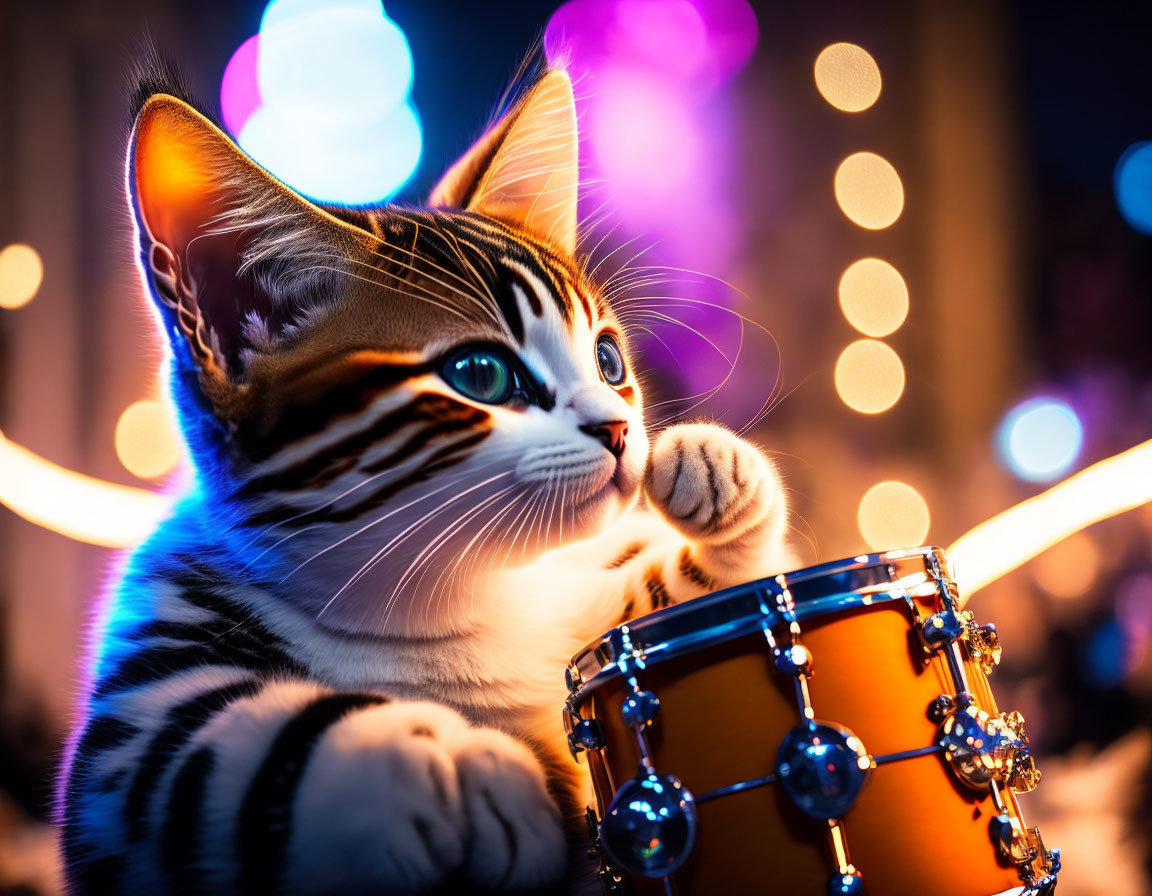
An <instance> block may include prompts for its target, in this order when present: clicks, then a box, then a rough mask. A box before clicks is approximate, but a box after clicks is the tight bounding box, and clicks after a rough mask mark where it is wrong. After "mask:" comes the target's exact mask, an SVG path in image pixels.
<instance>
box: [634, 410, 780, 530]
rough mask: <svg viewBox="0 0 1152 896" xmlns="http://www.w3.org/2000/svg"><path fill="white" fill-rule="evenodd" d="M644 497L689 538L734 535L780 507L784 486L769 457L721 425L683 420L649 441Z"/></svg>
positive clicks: (751, 526)
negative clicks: (649, 451) (684, 422)
mask: <svg viewBox="0 0 1152 896" xmlns="http://www.w3.org/2000/svg"><path fill="white" fill-rule="evenodd" d="M645 490H646V492H647V495H648V501H649V503H650V504H651V505H652V506H653V507H654V508H655V509H656V510H657V511H659V512H660V514H661V515H663V516H664V518H665V519H667V520H668V522H669V523H671V524H672V525H673V526H674V527H675V528H676V529H678V530H679V531H680V532H681V533H682V534H683V535H685V536H687V537H688V538H690V539H692V540H694V541H700V542H706V543H709V544H722V543H724V542H729V541H733V540H735V539H737V538H739V537H740V536H741V535H743V534H744V533H746V532H748V531H749V530H751V529H752V528H753V527H756V526H758V525H759V524H760V523H762V522H764V520H765V519H766V518H767V517H768V516H769V515H771V514H772V513H773V512H776V511H779V512H780V513H781V514H783V506H784V502H783V492H782V489H781V487H780V482H779V479H778V477H777V475H776V471H775V469H774V468H773V466H772V463H771V461H769V460H768V458H766V457H765V456H764V455H763V453H761V451H760V450H759V449H758V448H756V447H755V446H754V445H752V444H750V443H749V442H746V441H744V440H743V439H741V438H740V437H739V436H737V435H736V434H735V433H733V432H730V431H729V430H727V429H724V428H722V427H720V426H715V425H712V424H706V423H695V424H684V425H681V426H673V427H670V428H669V429H667V430H665V431H664V432H663V433H661V434H660V436H659V438H657V439H656V442H655V444H654V445H653V446H652V454H651V458H650V461H649V466H648V472H647V476H646V479H645Z"/></svg>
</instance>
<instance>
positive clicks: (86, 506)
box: [0, 432, 172, 548]
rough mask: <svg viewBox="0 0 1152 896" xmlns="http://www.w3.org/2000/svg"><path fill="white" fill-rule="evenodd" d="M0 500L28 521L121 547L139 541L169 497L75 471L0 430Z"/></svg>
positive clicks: (163, 511)
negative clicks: (33, 451)
mask: <svg viewBox="0 0 1152 896" xmlns="http://www.w3.org/2000/svg"><path fill="white" fill-rule="evenodd" d="M0 471H3V475H2V476H0V504H4V505H6V506H7V507H8V508H9V509H10V510H12V511H13V512H15V513H17V514H19V515H20V516H22V517H24V519H26V520H28V521H29V522H31V523H35V524H36V525H38V526H43V527H44V528H46V529H52V530H53V531H55V532H59V533H60V534H61V535H67V536H68V537H69V538H74V539H76V540H77V541H85V542H88V543H89V544H98V545H102V546H103V547H108V548H125V547H130V546H132V545H135V544H138V543H139V542H141V541H143V540H144V539H145V538H146V537H147V536H148V535H149V534H151V532H152V530H153V529H155V528H156V526H157V524H158V523H159V522H160V521H161V520H162V519H164V517H166V516H167V515H168V513H169V511H170V510H171V507H172V501H171V499H169V498H167V497H165V496H163V495H159V494H156V493H155V492H150V491H146V490H144V489H139V488H131V487H129V486H126V485H116V484H114V483H111V482H104V481H103V480H101V479H93V478H92V477H91V476H84V475H83V474H81V473H74V472H73V471H71V470H66V469H64V468H63V467H59V466H57V465H56V464H54V463H52V462H50V461H47V460H45V459H44V458H42V457H40V456H39V455H36V454H34V453H32V452H31V451H29V450H28V449H27V448H22V447H21V446H19V445H17V444H16V443H14V442H11V441H9V440H8V439H7V438H5V437H4V434H3V433H2V432H0Z"/></svg>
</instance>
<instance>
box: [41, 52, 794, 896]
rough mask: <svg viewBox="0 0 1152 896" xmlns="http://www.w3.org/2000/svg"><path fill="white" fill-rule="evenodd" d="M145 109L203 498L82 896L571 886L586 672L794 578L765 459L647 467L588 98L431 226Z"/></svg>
mask: <svg viewBox="0 0 1152 896" xmlns="http://www.w3.org/2000/svg"><path fill="white" fill-rule="evenodd" d="M137 93H138V101H137V103H136V116H135V125H134V127H133V130H132V136H131V141H130V146H129V150H128V191H129V195H130V200H131V206H132V210H133V213H134V216H135V223H136V231H137V235H138V238H139V246H140V259H141V262H142V265H141V266H142V270H143V273H144V277H145V281H146V283H147V286H148V289H149V291H150V293H151V295H152V297H153V298H154V300H155V306H156V308H157V310H158V314H159V318H160V321H161V323H162V326H163V329H164V331H165V333H166V335H167V337H168V342H169V348H170V355H171V357H170V367H169V381H170V386H171V392H172V394H173V396H174V399H175V402H176V404H177V407H178V411H179V417H180V421H181V425H182V428H183V431H184V434H185V436H186V439H187V443H188V448H189V452H190V456H191V457H192V459H193V462H194V466H195V481H194V484H193V486H192V488H191V490H190V491H189V492H188V494H187V495H185V496H184V498H183V500H182V501H181V502H180V503H179V504H178V505H177V507H176V509H175V511H174V513H173V515H172V517H171V518H170V519H168V520H167V521H166V522H164V523H163V524H162V525H161V526H160V527H159V529H158V530H157V532H156V533H155V534H154V535H153V536H152V537H151V538H150V539H149V541H148V542H147V543H146V544H144V545H143V546H142V547H140V548H139V549H138V550H137V551H136V552H135V553H134V554H133V555H132V557H131V559H130V562H129V563H128V566H127V568H126V571H125V572H124V574H123V576H122V578H121V579H120V581H119V583H118V584H117V586H116V587H115V589H114V593H113V594H112V596H111V600H110V606H109V608H108V610H107V612H106V613H105V614H104V617H103V619H102V621H101V623H100V628H99V635H98V640H97V641H96V644H95V649H94V653H93V660H92V663H93V665H92V669H93V684H92V685H91V687H90V688H89V690H88V692H87V695H86V698H85V703H84V712H83V715H84V719H83V721H82V723H81V724H80V725H79V726H78V727H77V730H76V733H75V738H74V742H73V744H72V747H71V749H70V752H69V760H68V762H67V767H66V771H65V774H64V778H63V780H62V785H61V807H62V823H63V843H64V853H65V858H66V863H67V868H68V878H69V881H70V884H71V887H72V889H73V891H74V892H94V893H117V892H131V893H239V892H245V893H270V892H282V893H334V892H340V893H374V894H382V893H383V894H389V893H417V892H426V891H429V890H436V891H437V892H443V891H445V890H446V889H450V888H453V887H456V888H458V889H459V890H460V891H462V892H473V891H474V890H475V888H477V887H485V888H493V889H500V890H510V891H514V890H523V889H528V888H534V887H543V886H548V885H553V884H555V883H557V882H558V881H560V880H561V879H562V878H563V877H564V875H565V873H566V868H567V866H568V861H567V850H568V847H567V846H566V840H565V828H564V825H565V822H564V820H563V819H562V815H565V814H567V815H573V814H575V810H577V809H578V807H579V805H580V802H581V801H582V800H583V799H585V793H584V788H585V782H584V781H583V779H582V777H581V774H582V773H581V770H580V767H578V766H576V765H575V764H574V763H572V762H571V761H570V760H569V759H568V758H567V756H566V751H565V747H564V739H563V732H562V731H561V726H560V713H559V710H560V707H561V705H562V701H563V697H564V691H563V684H562V680H563V674H562V671H563V668H564V665H565V664H566V662H567V660H568V658H569V657H570V656H571V655H572V654H573V652H574V651H575V650H576V649H578V648H579V647H580V646H582V645H583V644H584V643H586V642H587V641H588V640H590V639H591V638H593V637H595V636H596V635H598V634H600V633H602V632H603V631H605V630H607V629H608V628H610V627H612V626H614V625H616V624H617V623H619V622H621V621H622V620H623V619H626V618H630V617H632V616H636V615H640V614H643V613H646V612H649V611H651V610H653V609H656V608H657V607H661V606H665V605H667V604H669V603H671V602H674V601H678V600H683V599H685V598H689V597H693V596H696V595H699V594H700V593H702V592H704V591H707V590H711V589H714V588H717V587H721V586H725V585H730V584H733V583H736V582H740V581H744V580H748V579H751V578H755V577H758V576H761V575H764V574H768V573H770V572H775V571H779V570H780V569H783V568H787V567H788V566H789V563H790V562H791V558H790V557H789V556H788V551H787V548H786V546H785V543H784V532H785V528H786V511H785V503H784V497H783V493H782V490H781V487H780V485H779V482H778V480H777V477H776V474H775V472H774V470H773V468H772V466H771V464H770V463H769V461H768V460H767V459H765V457H764V456H763V455H762V454H761V453H760V451H759V450H757V449H756V448H755V447H753V446H752V445H750V444H748V443H747V442H745V441H742V440H741V439H739V438H737V437H736V436H735V435H733V434H732V433H731V432H728V431H727V430H725V429H722V428H720V427H718V426H713V425H707V424H699V425H685V426H675V427H672V428H670V429H667V430H665V431H664V432H663V433H661V434H660V435H659V436H658V437H657V438H656V439H655V441H654V444H651V445H650V444H649V438H648V435H647V434H646V432H645V428H644V422H643V415H642V404H641V395H640V389H639V387H638V385H637V382H636V378H635V374H634V371H633V369H632V367H631V365H630V363H629V360H628V348H627V346H628V343H627V337H626V334H625V331H624V328H623V327H622V326H621V324H620V321H619V320H618V319H617V317H616V316H615V315H614V313H613V310H612V308H611V307H610V305H609V304H608V302H607V301H606V300H605V297H604V295H603V293H602V292H601V290H600V288H599V287H598V286H597V284H596V283H595V282H593V281H592V280H591V279H590V278H589V276H588V274H587V273H586V271H585V270H584V268H583V265H582V259H581V258H580V257H579V256H578V255H577V251H576V249H577V245H576V244H577V226H576V225H577V221H576V191H577V133H576V116H575V113H574V107H573V99H572V88H571V83H570V81H569V78H568V76H567V75H566V74H565V73H564V72H563V71H559V70H553V71H548V72H546V73H544V74H543V75H542V76H541V77H540V78H538V79H537V80H536V81H535V83H534V84H533V85H532V86H531V87H530V88H528V89H527V90H526V91H525V92H524V93H523V95H522V97H521V99H520V100H519V101H518V102H517V103H516V104H515V105H514V106H513V107H512V108H511V110H510V111H509V112H508V113H507V114H506V115H505V116H504V117H503V118H502V119H500V120H499V121H498V122H497V123H496V124H495V125H494V126H493V127H492V128H491V129H490V130H489V131H488V132H487V133H486V134H484V136H483V137H481V139H480V140H479V142H477V143H476V145H475V146H474V147H473V148H472V149H471V150H470V151H469V152H468V153H467V154H466V155H465V156H464V157H463V158H462V159H461V160H460V161H458V162H457V163H456V164H455V165H454V166H453V167H452V168H451V169H450V170H449V171H448V173H447V175H446V176H445V177H444V179H443V180H442V181H441V183H440V184H439V186H438V187H437V188H436V189H435V191H434V192H433V194H432V197H431V199H430V201H429V202H428V207H427V208H421V209H409V208H401V207H398V206H386V207H382V208H373V209H350V208H334V207H325V206H321V205H318V204H316V203H313V202H310V201H309V200H307V199H306V198H304V197H302V196H300V195H299V194H297V193H295V192H293V191H292V190H290V189H289V188H288V187H286V186H285V185H283V184H281V183H279V182H278V181H276V180H275V179H274V178H273V177H271V176H270V175H269V174H268V173H267V172H265V171H263V170H262V169H261V168H260V167H259V166H257V165H256V164H254V163H253V162H252V161H251V160H250V159H248V158H247V157H246V156H245V155H244V154H243V153H242V152H241V151H240V150H239V149H238V148H237V147H236V146H235V145H234V144H233V143H232V142H231V141H230V140H229V139H228V137H227V136H225V134H224V133H223V132H222V131H221V130H220V129H219V128H218V127H216V126H215V125H214V124H213V123H212V122H210V121H209V119H208V118H207V117H205V116H204V115H203V114H201V113H200V112H198V111H196V109H195V108H194V107H193V106H192V105H191V104H190V103H189V102H188V101H187V100H186V99H182V98H181V97H184V96H186V93H185V91H183V90H182V88H181V87H180V85H179V83H178V81H177V80H175V79H173V78H172V77H171V76H170V75H167V74H165V73H164V71H163V70H162V67H160V68H158V69H157V71H156V72H154V73H153V74H151V75H149V76H147V77H145V78H144V79H143V80H142V82H141V87H140V89H139V90H138V91H137ZM641 491H643V492H644V493H645V495H646V497H647V504H648V506H649V508H651V509H650V510H637V509H635V506H636V503H637V500H638V496H639V494H640V492H641ZM570 829H571V828H570Z"/></svg>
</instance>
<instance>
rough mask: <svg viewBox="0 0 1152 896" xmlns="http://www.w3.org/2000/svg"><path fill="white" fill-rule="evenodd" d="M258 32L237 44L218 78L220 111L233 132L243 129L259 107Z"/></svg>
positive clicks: (236, 132)
mask: <svg viewBox="0 0 1152 896" xmlns="http://www.w3.org/2000/svg"><path fill="white" fill-rule="evenodd" d="M259 41H260V35H259V34H253V35H252V36H251V37H250V38H248V40H246V41H244V43H242V44H240V46H239V48H238V49H237V50H236V52H235V53H233V54H232V58H231V59H229V60H228V67H227V68H225V69H224V77H223V78H222V79H221V81H220V111H221V113H222V114H223V116H224V124H225V125H226V126H227V128H228V130H230V131H231V132H232V133H233V134H239V133H240V132H241V131H242V130H244V125H246V124H247V123H248V119H249V118H251V117H252V113H253V112H255V111H256V110H257V108H259V107H260V104H261V103H262V102H263V100H262V99H261V97H260V84H259V81H258V79H257V77H256V68H257V56H258V54H259Z"/></svg>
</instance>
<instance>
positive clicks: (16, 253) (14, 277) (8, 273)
mask: <svg viewBox="0 0 1152 896" xmlns="http://www.w3.org/2000/svg"><path fill="white" fill-rule="evenodd" d="M43 279H44V265H43V263H42V262H41V261H40V254H39V253H38V252H37V251H36V250H35V249H33V248H32V247H31V246H25V245H23V244H22V243H13V244H12V245H11V246H6V247H5V248H4V249H3V251H0V308H9V309H12V308H20V307H22V306H23V305H27V304H28V303H29V302H31V301H32V299H33V297H34V296H35V295H36V291H37V290H38V289H40V281H41V280H43Z"/></svg>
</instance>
